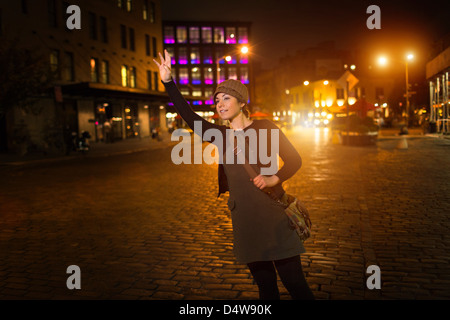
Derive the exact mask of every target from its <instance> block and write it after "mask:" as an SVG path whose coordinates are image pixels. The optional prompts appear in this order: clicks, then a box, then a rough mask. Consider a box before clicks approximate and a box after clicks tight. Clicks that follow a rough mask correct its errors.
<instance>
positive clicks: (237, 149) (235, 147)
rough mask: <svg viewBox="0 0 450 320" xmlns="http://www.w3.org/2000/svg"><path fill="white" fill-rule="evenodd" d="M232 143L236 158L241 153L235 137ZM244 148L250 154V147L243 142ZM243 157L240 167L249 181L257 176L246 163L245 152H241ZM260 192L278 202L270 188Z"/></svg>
mask: <svg viewBox="0 0 450 320" xmlns="http://www.w3.org/2000/svg"><path fill="white" fill-rule="evenodd" d="M244 139H245V137H244ZM234 143H235V144H234V145H233V147H234V148H233V153H234V155H236V156H238V154H240V153H241V152H243V151H242V150H241V149H239V148H238V143H237V137H236V136H234ZM245 146H246V150H248V151H249V152H250V151H251V149H250V146H249V145H248V143H247V141H245ZM243 156H244V163H243V164H242V165H243V166H244V169H245V171H246V172H247V174H248V175H249V177H250V178H251V179H254V178H255V177H257V176H258V175H259V174H258V173H257V172H256V170H255V169H254V168H253V166H252V165H251V164H250V163H249V162H248V159H247V155H246V154H245V152H243ZM261 191H263V192H264V193H266V194H267V195H268V196H269V197H271V198H272V199H274V200H279V199H278V197H277V196H276V194H275V192H273V190H272V188H271V187H266V188H264V189H262V190H261Z"/></svg>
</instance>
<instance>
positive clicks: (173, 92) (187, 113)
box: [161, 80, 225, 142]
mask: <svg viewBox="0 0 450 320" xmlns="http://www.w3.org/2000/svg"><path fill="white" fill-rule="evenodd" d="M161 82H162V83H163V84H164V87H165V88H166V91H167V93H168V94H169V97H170V100H171V101H172V103H173V105H174V107H175V109H176V110H177V111H178V113H179V114H180V116H181V118H183V120H184V121H186V123H187V125H188V126H189V128H191V129H192V130H193V131H194V132H195V133H198V132H196V131H195V124H196V123H197V125H198V124H201V128H202V130H201V134H202V135H201V137H202V138H203V136H204V133H205V131H206V130H208V129H219V130H221V131H222V130H223V129H224V128H225V126H220V125H216V124H213V123H211V122H209V121H206V120H205V119H203V118H202V117H201V116H199V115H198V114H197V113H195V112H194V110H193V109H192V108H191V106H190V105H189V104H188V103H187V101H186V99H184V97H183V96H182V94H181V93H180V90H178V88H177V86H176V84H175V82H174V81H173V80H172V81H170V82H163V81H161ZM205 141H208V142H212V141H209V140H205Z"/></svg>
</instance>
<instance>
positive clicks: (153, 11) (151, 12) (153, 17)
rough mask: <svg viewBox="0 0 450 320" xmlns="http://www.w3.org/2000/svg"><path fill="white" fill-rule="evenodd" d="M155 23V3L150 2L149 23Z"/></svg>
mask: <svg viewBox="0 0 450 320" xmlns="http://www.w3.org/2000/svg"><path fill="white" fill-rule="evenodd" d="M155 21H156V10H155V3H154V2H153V1H150V22H151V23H155Z"/></svg>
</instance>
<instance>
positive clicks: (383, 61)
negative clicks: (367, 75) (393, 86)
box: [378, 57, 387, 67]
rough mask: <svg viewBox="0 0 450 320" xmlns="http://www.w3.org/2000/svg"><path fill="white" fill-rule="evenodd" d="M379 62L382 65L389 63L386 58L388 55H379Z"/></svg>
mask: <svg viewBox="0 0 450 320" xmlns="http://www.w3.org/2000/svg"><path fill="white" fill-rule="evenodd" d="M378 64H379V65H380V66H383V67H384V66H385V65H387V59H386V57H379V58H378Z"/></svg>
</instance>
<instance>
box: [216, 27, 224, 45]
mask: <svg viewBox="0 0 450 320" xmlns="http://www.w3.org/2000/svg"><path fill="white" fill-rule="evenodd" d="M224 40H225V36H224V32H223V28H221V27H215V28H214V43H224Z"/></svg>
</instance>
